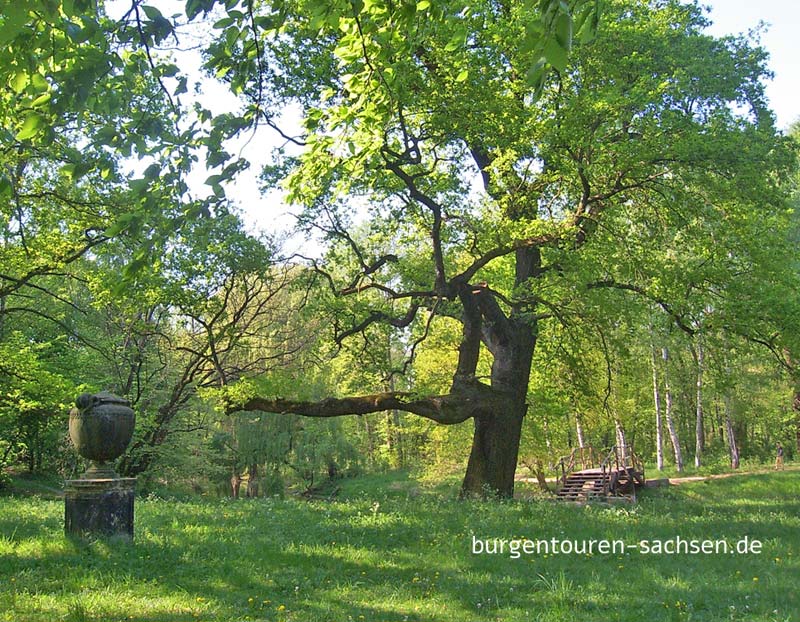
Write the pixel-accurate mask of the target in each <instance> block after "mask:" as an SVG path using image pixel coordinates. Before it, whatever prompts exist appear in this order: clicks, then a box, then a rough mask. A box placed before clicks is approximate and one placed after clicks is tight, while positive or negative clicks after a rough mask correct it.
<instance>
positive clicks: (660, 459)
mask: <svg viewBox="0 0 800 622" xmlns="http://www.w3.org/2000/svg"><path fill="white" fill-rule="evenodd" d="M651 353H652V361H651V363H652V366H653V403H654V404H655V409H656V468H657V469H658V470H659V471H663V470H664V424H663V422H662V421H661V389H660V387H659V386H658V353H657V352H656V348H655V346H654V347H652V348H651Z"/></svg>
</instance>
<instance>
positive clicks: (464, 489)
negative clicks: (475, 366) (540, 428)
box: [461, 322, 536, 498]
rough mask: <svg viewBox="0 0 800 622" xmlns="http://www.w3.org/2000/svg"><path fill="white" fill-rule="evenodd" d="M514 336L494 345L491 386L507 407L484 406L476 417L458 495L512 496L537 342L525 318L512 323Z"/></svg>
mask: <svg viewBox="0 0 800 622" xmlns="http://www.w3.org/2000/svg"><path fill="white" fill-rule="evenodd" d="M513 330H514V333H515V338H514V339H512V340H511V341H510V344H509V346H508V347H501V348H498V349H496V351H495V353H494V363H493V365H492V388H493V389H496V390H498V391H500V392H502V393H503V394H505V395H507V396H508V402H507V406H506V409H504V410H502V411H496V410H486V411H485V412H483V413H481V414H479V415H478V416H476V417H475V432H474V434H473V436H472V450H471V451H470V455H469V462H468V463H467V472H466V474H465V476H464V481H463V483H462V485H461V496H462V497H469V496H482V497H485V496H497V497H508V498H510V497H513V495H514V474H515V472H516V470H517V458H518V454H519V442H520V437H521V434H522V421H523V419H524V417H525V414H526V413H527V410H528V404H527V399H526V398H527V394H528V382H529V378H530V372H531V359H532V357H533V350H534V347H535V344H536V339H535V337H534V334H533V331H532V328H531V327H530V326H528V325H527V324H525V323H524V322H519V323H518V324H516V325H515V326H514V327H513Z"/></svg>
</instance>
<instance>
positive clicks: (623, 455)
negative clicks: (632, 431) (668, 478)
mask: <svg viewBox="0 0 800 622" xmlns="http://www.w3.org/2000/svg"><path fill="white" fill-rule="evenodd" d="M600 468H601V470H602V477H603V492H604V493H605V494H608V493H609V492H611V491H612V489H614V488H616V482H615V481H612V476H611V474H612V473H615V474H619V473H620V471H621V470H625V471H627V472H628V475H629V476H630V477H631V478H633V477H635V475H634V474H636V473H639V474H641V476H642V478H644V463H643V462H642V460H641V459H640V458H639V456H637V455H636V454H635V453H634V451H633V447H631V446H630V445H614V446H613V447H612V448H611V449H609V450H608V453H607V454H606V457H605V458H604V459H603V462H602V464H601V465H600ZM631 485H633V482H631Z"/></svg>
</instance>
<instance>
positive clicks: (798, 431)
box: [792, 388, 800, 452]
mask: <svg viewBox="0 0 800 622" xmlns="http://www.w3.org/2000/svg"><path fill="white" fill-rule="evenodd" d="M792 410H794V414H795V424H794V436H795V444H796V446H797V451H798V452H800V388H798V389H796V390H795V392H794V399H793V400H792Z"/></svg>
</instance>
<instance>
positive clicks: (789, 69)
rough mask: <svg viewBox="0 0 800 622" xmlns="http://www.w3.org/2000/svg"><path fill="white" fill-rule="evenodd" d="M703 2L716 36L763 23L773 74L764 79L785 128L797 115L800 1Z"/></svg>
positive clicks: (763, 40) (799, 108)
mask: <svg viewBox="0 0 800 622" xmlns="http://www.w3.org/2000/svg"><path fill="white" fill-rule="evenodd" d="M703 4H706V5H708V6H709V7H710V8H711V13H710V14H709V18H710V19H711V20H712V21H713V24H712V26H711V28H709V32H710V33H711V34H713V35H716V36H722V35H726V34H737V33H742V32H747V31H749V30H751V29H753V28H755V27H756V26H758V24H759V22H762V21H763V22H764V23H765V24H766V26H767V28H766V30H765V31H763V32H762V33H761V35H760V42H761V45H762V46H763V47H764V48H765V49H766V50H767V51H768V52H769V54H770V61H769V67H770V69H771V70H772V72H773V73H774V74H775V76H774V78H773V79H772V80H771V81H770V82H768V83H767V86H766V90H767V97H769V101H770V106H771V108H772V110H773V111H774V112H775V114H776V116H777V120H778V127H779V128H781V129H783V130H786V129H788V127H789V126H790V125H791V124H792V123H793V122H794V121H796V120H798V119H800V1H798V0H704V2H703Z"/></svg>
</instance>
